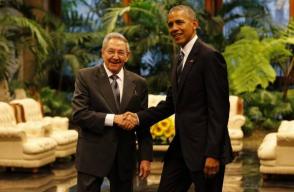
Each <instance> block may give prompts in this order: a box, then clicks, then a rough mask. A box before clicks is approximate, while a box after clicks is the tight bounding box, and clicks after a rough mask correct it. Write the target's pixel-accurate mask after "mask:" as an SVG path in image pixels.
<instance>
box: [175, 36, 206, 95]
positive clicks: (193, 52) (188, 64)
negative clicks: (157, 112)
mask: <svg viewBox="0 0 294 192" xmlns="http://www.w3.org/2000/svg"><path fill="white" fill-rule="evenodd" d="M200 46H201V40H200V39H198V40H197V41H196V42H195V44H194V46H193V48H192V50H191V52H190V53H189V55H188V58H187V60H186V62H185V66H184V69H183V71H182V74H181V78H182V79H181V81H180V84H179V86H178V88H177V91H176V92H177V98H179V95H180V93H181V91H182V89H183V85H184V83H185V81H186V78H187V76H188V75H189V73H190V71H191V70H192V67H193V64H195V63H196V58H197V54H198V51H199V48H200ZM174 79H175V78H174ZM174 82H175V83H174V84H176V79H175V81H174Z"/></svg>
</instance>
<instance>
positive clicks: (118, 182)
mask: <svg viewBox="0 0 294 192" xmlns="http://www.w3.org/2000/svg"><path fill="white" fill-rule="evenodd" d="M107 178H108V179H109V181H110V192H133V178H121V177H119V173H118V168H117V165H116V163H114V165H113V167H112V169H111V171H110V173H109V175H108V176H107ZM77 179H78V181H77V192H100V190H101V185H102V182H103V179H104V178H103V177H96V176H93V175H88V174H86V173H82V172H78V176H77Z"/></svg>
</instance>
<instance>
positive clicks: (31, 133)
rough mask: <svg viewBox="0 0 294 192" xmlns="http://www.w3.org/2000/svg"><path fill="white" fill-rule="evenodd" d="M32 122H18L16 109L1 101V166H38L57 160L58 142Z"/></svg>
mask: <svg viewBox="0 0 294 192" xmlns="http://www.w3.org/2000/svg"><path fill="white" fill-rule="evenodd" d="M44 133H45V130H44V129H42V127H41V126H39V125H34V124H31V123H20V124H17V123H16V119H15V116H14V109H13V107H12V106H10V105H9V104H8V103H4V102H0V166H3V167H24V168H38V167H41V166H43V165H46V164H48V163H51V162H54V161H55V148H56V145H57V144H56V142H55V140H53V139H51V138H46V137H44Z"/></svg>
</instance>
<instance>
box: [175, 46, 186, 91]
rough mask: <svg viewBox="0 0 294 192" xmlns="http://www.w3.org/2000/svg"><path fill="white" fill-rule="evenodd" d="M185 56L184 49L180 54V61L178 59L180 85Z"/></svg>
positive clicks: (178, 81) (178, 80)
mask: <svg viewBox="0 0 294 192" xmlns="http://www.w3.org/2000/svg"><path fill="white" fill-rule="evenodd" d="M184 56H185V54H184V53H183V52H182V51H181V52H180V54H179V56H178V61H177V83H178V85H179V84H180V81H181V73H182V70H183V61H184Z"/></svg>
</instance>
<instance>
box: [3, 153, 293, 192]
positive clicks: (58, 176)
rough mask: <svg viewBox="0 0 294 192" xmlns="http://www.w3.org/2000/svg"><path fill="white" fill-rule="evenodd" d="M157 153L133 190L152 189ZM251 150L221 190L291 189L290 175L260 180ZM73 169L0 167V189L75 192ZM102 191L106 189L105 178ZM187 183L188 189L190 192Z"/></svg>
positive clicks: (66, 165)
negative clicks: (142, 178) (8, 169)
mask: <svg viewBox="0 0 294 192" xmlns="http://www.w3.org/2000/svg"><path fill="white" fill-rule="evenodd" d="M161 158H162V157H161V155H159V156H157V157H156V161H154V162H153V164H152V173H151V175H150V176H149V177H148V179H147V180H146V181H140V180H139V179H138V178H135V182H134V185H135V191H136V192H155V191H156V189H157V187H158V183H159V179H160V174H161V170H162V162H161V161H160V160H161ZM258 167H259V164H258V159H257V156H256V153H255V152H252V151H248V150H247V151H244V152H242V153H241V154H240V155H239V156H238V157H237V158H236V159H235V161H234V162H233V163H231V164H229V165H228V166H227V169H226V174H225V180H224V188H223V191H224V192H242V191H243V192H258V191H259V192H293V191H294V177H293V176H275V177H273V178H271V179H270V180H267V181H263V179H262V176H261V175H260V174H259V172H258ZM75 185H76V170H75V168H74V164H73V161H71V160H63V161H59V162H56V163H54V164H53V165H51V166H47V167H43V168H42V169H40V170H39V172H38V173H35V174H32V173H31V170H12V171H7V170H5V169H0V192H76V186H75ZM102 188H103V189H102V191H103V192H108V191H109V183H108V181H107V180H105V182H104V184H103V186H102ZM192 191H194V190H193V186H191V188H190V190H189V192H192Z"/></svg>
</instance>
